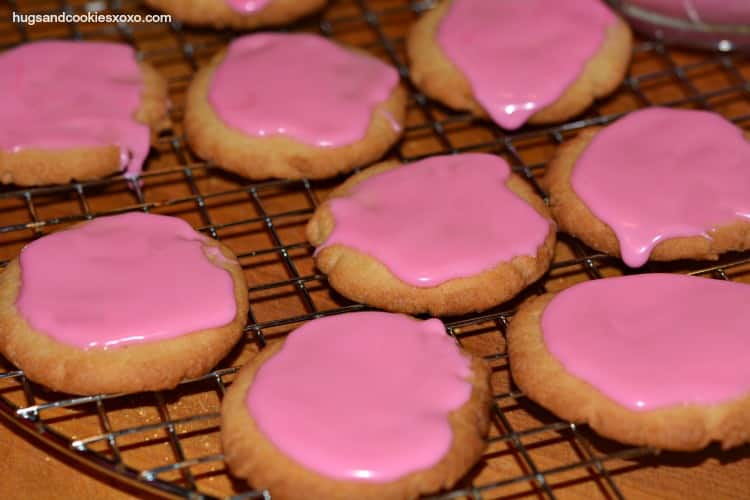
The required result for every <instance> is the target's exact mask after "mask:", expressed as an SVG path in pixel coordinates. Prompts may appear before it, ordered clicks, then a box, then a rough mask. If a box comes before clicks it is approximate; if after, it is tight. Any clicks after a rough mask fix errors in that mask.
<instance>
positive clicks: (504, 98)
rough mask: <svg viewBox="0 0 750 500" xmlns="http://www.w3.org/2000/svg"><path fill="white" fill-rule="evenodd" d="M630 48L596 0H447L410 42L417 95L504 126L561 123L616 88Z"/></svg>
mask: <svg viewBox="0 0 750 500" xmlns="http://www.w3.org/2000/svg"><path fill="white" fill-rule="evenodd" d="M631 47H632V35H631V33H630V29H629V28H628V26H627V24H625V23H624V22H623V21H622V20H621V19H620V18H618V17H617V16H616V15H615V14H613V13H612V12H611V11H610V10H609V9H608V8H607V7H606V6H605V5H604V4H603V3H602V2H600V1H599V0H577V1H568V2H561V1H559V0H503V1H494V2H487V1H485V0H444V1H443V2H442V3H440V4H439V5H438V6H437V7H436V8H435V9H433V10H430V11H428V12H427V13H425V14H424V15H423V16H422V17H421V18H420V19H419V21H417V23H416V24H415V25H414V26H413V28H412V30H411V32H410V33H409V36H408V39H407V44H406V50H407V54H408V57H409V61H410V70H411V78H412V81H413V82H414V83H415V85H416V86H417V87H418V88H419V89H420V90H422V92H424V93H425V94H426V95H427V96H429V97H431V98H433V99H436V100H438V101H440V102H442V103H444V104H447V105H448V106H450V107H452V108H455V109H459V110H465V111H470V112H471V113H472V114H474V115H476V116H479V117H489V118H491V119H492V120H493V121H494V122H495V123H497V124H498V125H500V126H501V127H503V128H505V129H508V130H513V129H517V128H519V127H520V126H522V125H523V124H524V123H530V124H544V123H556V122H562V121H565V120H567V119H569V118H571V117H573V116H575V115H577V114H579V113H581V112H582V111H584V110H585V109H586V108H588V107H589V106H590V105H591V103H592V102H593V101H594V99H596V98H599V97H602V96H605V95H607V94H609V93H611V92H612V91H614V90H615V89H616V88H617V87H618V85H619V84H620V83H621V82H622V80H623V78H624V76H625V73H626V71H627V67H628V63H629V61H630V53H631Z"/></svg>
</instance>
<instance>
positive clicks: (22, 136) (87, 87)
mask: <svg viewBox="0 0 750 500" xmlns="http://www.w3.org/2000/svg"><path fill="white" fill-rule="evenodd" d="M142 83H143V82H142V75H141V70H140V68H139V67H138V63H137V61H136V57H135V51H134V50H133V49H132V48H131V47H129V46H127V45H123V44H118V43H108V42H72V41H44V42H34V43H29V44H25V45H21V46H20V47H17V48H15V49H11V50H9V51H7V52H4V53H2V54H0V95H3V96H5V97H6V99H4V101H3V110H2V115H1V118H0V149H3V150H6V151H11V152H16V151H20V150H24V149H31V148H34V149H47V150H50V149H52V150H63V149H71V148H78V147H98V146H112V145H114V146H119V147H120V150H121V166H122V169H123V170H127V172H128V173H129V174H133V175H135V174H137V173H139V172H140V171H141V168H142V167H143V162H144V161H145V159H146V156H147V155H148V150H149V143H150V132H149V127H148V126H146V125H144V124H141V123H138V122H137V121H136V120H135V114H136V112H137V110H138V108H139V106H140V101H141V98H140V95H141V90H142Z"/></svg>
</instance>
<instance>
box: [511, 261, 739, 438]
mask: <svg viewBox="0 0 750 500" xmlns="http://www.w3.org/2000/svg"><path fill="white" fill-rule="evenodd" d="M748 301H750V286H748V285H745V284H740V283H732V282H726V281H719V280H711V279H707V278H695V277H690V276H682V275H676V274H642V275H633V276H627V277H619V278H608V279H602V280H595V281H588V282H584V283H582V284H578V285H575V286H573V287H571V288H568V289H566V290H564V291H562V292H560V293H558V294H547V295H543V296H540V297H536V298H533V299H530V300H528V301H527V302H525V303H524V304H523V305H522V306H521V308H520V309H519V311H518V313H516V315H515V316H514V317H513V319H512V320H511V323H510V327H509V329H508V353H509V355H510V367H511V371H512V374H513V379H514V380H515V382H516V384H518V387H520V388H521V389H522V390H523V392H524V393H525V394H526V395H527V396H528V397H529V398H531V399H533V400H534V401H536V402H537V403H539V404H540V405H542V406H544V407H546V408H547V409H549V410H550V411H552V412H553V413H555V414H557V415H558V416H559V417H561V418H563V419H566V420H569V421H571V422H576V423H581V422H586V423H588V424H589V425H590V426H591V428H592V429H593V430H594V431H596V432H597V433H599V434H601V435H603V436H606V437H608V438H611V439H615V440H617V441H620V442H623V443H628V444H633V445H639V446H640V445H646V446H653V447H656V448H661V449H668V450H684V451H688V450H698V449H701V448H703V447H705V446H706V445H708V444H709V443H710V442H712V441H718V442H720V443H721V445H722V447H723V448H725V449H726V448H730V447H733V446H738V445H740V444H743V443H747V442H749V441H750V365H748V363H747V359H748V356H750V348H749V347H748V346H750V343H748V331H750V309H749V308H748V307H747V304H748Z"/></svg>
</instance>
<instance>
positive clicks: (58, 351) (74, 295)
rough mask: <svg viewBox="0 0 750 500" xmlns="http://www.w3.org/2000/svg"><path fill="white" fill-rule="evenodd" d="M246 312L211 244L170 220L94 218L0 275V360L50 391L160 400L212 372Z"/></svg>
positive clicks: (224, 255)
mask: <svg viewBox="0 0 750 500" xmlns="http://www.w3.org/2000/svg"><path fill="white" fill-rule="evenodd" d="M247 311H248V301H247V286H246V284H245V280H244V275H243V273H242V268H241V267H240V265H239V263H238V262H237V260H236V259H235V257H234V256H233V255H232V252H231V251H230V250H229V249H227V248H226V247H225V246H223V245H222V244H221V243H219V242H217V241H214V240H211V239H209V238H207V237H205V236H203V235H201V234H199V233H197V232H196V231H194V230H193V229H192V228H191V227H190V226H189V225H188V224H187V223H186V222H185V221H183V220H181V219H177V218H173V217H166V216H161V215H150V214H144V213H128V214H124V215H117V216H113V217H103V218H98V219H94V220H92V221H90V222H85V223H83V224H80V225H77V226H74V227H72V228H70V229H68V230H64V231H58V232H56V233H53V234H50V235H48V236H45V237H43V238H41V239H38V240H36V241H34V242H32V243H30V244H29V245H27V246H26V247H25V248H24V249H23V251H22V252H21V255H20V256H19V257H17V258H16V259H13V260H12V261H11V262H10V263H9V264H8V266H7V268H6V269H5V270H4V271H3V272H2V273H1V274H0V352H2V354H3V355H4V356H5V357H6V358H7V359H8V360H10V361H11V362H12V363H13V364H15V365H16V366H17V367H18V368H20V369H22V370H24V372H25V373H26V376H28V377H29V378H30V379H31V380H34V381H35V382H39V383H41V384H43V385H45V386H47V387H50V388H51V389H54V390H57V391H62V392H68V393H73V394H97V393H102V392H105V393H115V392H137V391H146V390H159V389H168V388H172V387H174V386H175V385H177V384H178V383H179V382H180V381H181V380H182V379H185V378H193V377H197V376H200V375H203V374H204V373H207V372H208V371H209V370H210V369H211V368H213V367H214V366H215V365H216V363H218V362H219V361H220V360H221V359H222V358H223V357H224V356H225V355H226V354H227V353H228V352H229V350H230V349H231V348H232V346H233V345H234V344H235V343H236V342H237V341H238V340H239V338H240V336H241V335H242V331H243V327H244V325H245V321H246V319H247Z"/></svg>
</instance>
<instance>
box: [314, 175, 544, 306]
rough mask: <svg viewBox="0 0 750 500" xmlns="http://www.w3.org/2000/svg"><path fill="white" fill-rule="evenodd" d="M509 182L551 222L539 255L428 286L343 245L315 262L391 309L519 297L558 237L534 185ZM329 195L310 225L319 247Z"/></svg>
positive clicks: (358, 297)
mask: <svg viewBox="0 0 750 500" xmlns="http://www.w3.org/2000/svg"><path fill="white" fill-rule="evenodd" d="M400 166H401V164H399V163H397V162H382V163H379V164H377V165H374V166H372V167H370V168H368V169H366V170H364V171H361V172H359V173H357V174H354V175H353V176H351V177H350V178H349V179H347V181H346V182H344V183H343V184H342V185H341V186H339V187H338V188H336V189H335V190H334V191H332V192H331V194H330V196H329V198H328V200H331V199H333V198H337V197H341V196H346V195H347V194H348V193H349V192H350V191H351V189H352V188H353V187H354V186H355V185H357V184H358V183H360V182H362V181H364V180H365V179H367V178H369V177H371V176H373V175H377V174H379V173H382V172H385V171H387V170H391V169H393V168H398V167H400ZM506 184H507V185H508V187H509V188H510V189H511V191H513V192H514V193H515V194H516V195H518V196H519V197H520V198H521V199H522V200H523V201H525V202H527V203H528V204H529V205H531V206H532V207H533V208H534V209H535V210H536V211H537V212H538V213H539V214H540V215H541V216H542V217H544V218H546V219H548V220H549V221H550V229H549V232H548V234H547V236H546V238H545V240H544V242H543V243H542V245H541V246H540V247H539V249H538V251H537V254H536V256H535V257H530V256H519V257H515V258H513V259H512V260H511V261H510V262H502V263H500V264H498V265H497V266H495V267H494V268H492V269H489V270H487V271H483V272H482V273H479V274H476V275H474V276H470V277H464V278H456V279H452V280H448V281H446V282H444V283H441V284H440V285H437V286H435V287H428V288H426V287H416V286H412V285H409V284H407V283H405V282H403V281H401V280H400V279H398V278H397V277H396V276H394V275H393V273H391V271H390V270H388V268H387V267H386V266H385V265H384V264H382V263H381V262H380V261H378V260H377V259H375V258H373V257H370V256H369V255H367V254H365V253H363V252H360V251H358V250H355V249H353V248H349V247H346V246H344V245H340V244H336V245H332V246H330V247H326V248H323V249H322V250H320V251H319V252H317V253H316V255H315V263H316V265H317V267H318V268H319V269H320V270H321V271H323V272H324V273H326V274H327V275H328V282H329V283H330V284H331V286H332V287H333V288H334V289H335V290H336V291H338V292H339V293H341V294H342V295H344V296H345V297H348V298H350V299H352V300H354V301H357V302H363V303H366V304H370V305H373V306H376V307H379V308H381V309H385V310H387V311H392V312H402V313H410V314H417V313H424V312H429V313H430V314H432V315H436V316H443V315H455V314H463V313H469V312H476V311H482V310H486V309H489V308H491V307H493V306H496V305H498V304H501V303H503V302H505V301H507V300H510V299H511V298H513V297H515V296H516V295H518V293H520V292H521V291H522V290H523V289H524V288H526V287H527V286H528V285H530V284H532V283H533V282H535V281H536V280H538V279H539V278H540V277H541V276H543V275H544V273H545V272H547V269H549V266H550V264H551V262H552V257H553V253H554V247H555V242H556V236H557V235H556V227H555V224H554V223H553V222H552V217H551V214H550V212H549V209H548V208H547V207H546V205H545V204H544V201H542V199H541V198H539V197H538V196H537V195H536V193H534V191H533V189H532V188H531V187H530V186H529V185H528V184H526V183H525V182H524V181H523V180H522V179H521V178H520V177H518V176H517V175H515V174H511V177H510V178H509V180H508V181H507V183H506ZM328 200H327V201H326V202H324V203H323V204H322V205H320V206H319V207H318V208H317V209H316V211H315V213H314V214H313V216H312V218H311V219H310V221H309V222H308V225H307V238H308V241H309V242H310V243H311V244H312V245H313V246H316V247H317V246H320V245H321V244H322V243H323V242H324V241H325V240H326V239H327V238H328V236H329V235H330V233H331V232H332V231H333V228H334V225H335V221H334V218H333V214H332V213H331V211H330V208H329V201H328Z"/></svg>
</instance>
